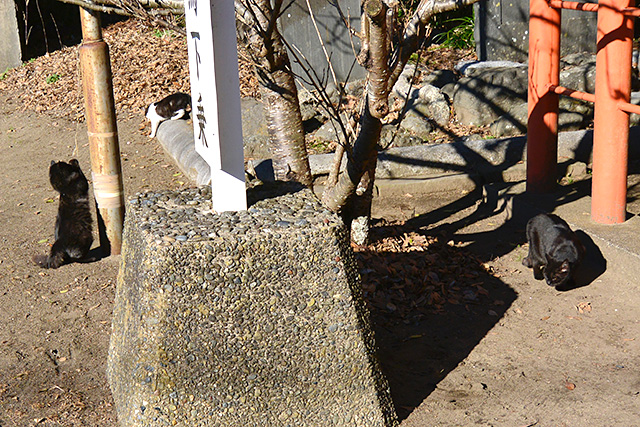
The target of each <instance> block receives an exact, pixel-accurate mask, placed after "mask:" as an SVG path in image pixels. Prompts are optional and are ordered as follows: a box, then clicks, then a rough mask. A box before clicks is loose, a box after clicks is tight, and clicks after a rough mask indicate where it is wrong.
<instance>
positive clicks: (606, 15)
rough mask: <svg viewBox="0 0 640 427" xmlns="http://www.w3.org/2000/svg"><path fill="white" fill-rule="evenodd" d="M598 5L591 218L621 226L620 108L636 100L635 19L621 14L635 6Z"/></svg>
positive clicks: (625, 124) (610, 1)
mask: <svg viewBox="0 0 640 427" xmlns="http://www.w3.org/2000/svg"><path fill="white" fill-rule="evenodd" d="M598 5H599V6H598V53H597V55H596V103H595V104H596V105H595V120H594V128H593V178H592V181H591V185H592V188H591V218H592V219H593V220H594V221H596V222H599V223H602V224H616V223H621V222H624V220H625V219H626V207H627V160H628V154H629V114H628V113H627V112H626V111H623V110H622V109H621V108H620V107H621V106H622V105H621V104H623V103H624V104H627V103H628V102H629V99H630V95H631V54H632V50H633V46H632V44H633V18H631V17H629V16H625V15H624V14H623V13H622V10H623V9H624V8H626V7H629V6H631V5H632V1H630V0H600V1H599V3H598Z"/></svg>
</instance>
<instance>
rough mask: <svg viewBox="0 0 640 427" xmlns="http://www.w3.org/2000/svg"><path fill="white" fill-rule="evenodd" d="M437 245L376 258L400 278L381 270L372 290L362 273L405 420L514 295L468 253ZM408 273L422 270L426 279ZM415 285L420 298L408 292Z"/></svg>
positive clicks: (382, 359) (385, 363) (399, 412)
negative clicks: (418, 288) (422, 249)
mask: <svg viewBox="0 0 640 427" xmlns="http://www.w3.org/2000/svg"><path fill="white" fill-rule="evenodd" d="M434 246H435V247H432V245H430V246H429V248H428V249H427V250H426V251H425V252H379V253H377V254H376V255H377V256H378V257H380V258H381V259H384V258H386V261H380V262H378V263H377V267H381V266H382V265H383V264H387V265H389V270H390V272H391V271H394V269H397V270H395V271H396V272H397V273H398V275H393V274H389V275H387V276H386V277H385V276H384V275H383V274H381V272H380V271H376V272H375V274H373V275H372V276H373V277H375V278H376V281H375V286H373V285H372V283H371V282H369V281H368V279H370V277H369V276H368V275H367V274H364V275H363V288H364V289H365V292H364V294H365V299H366V300H367V302H368V305H369V307H370V312H371V323H372V326H373V329H374V332H375V337H376V344H377V346H378V358H379V360H380V365H381V368H382V371H383V373H384V374H385V376H386V378H387V379H388V381H389V385H390V389H391V396H392V399H393V402H394V405H395V407H396V413H397V415H398V418H399V419H401V420H402V419H405V418H406V417H407V416H408V415H409V414H410V413H411V412H412V411H413V410H414V409H415V408H417V407H418V406H419V405H420V404H421V403H422V401H423V400H424V399H425V398H426V397H427V396H429V394H431V392H432V391H433V390H434V389H435V388H436V386H437V384H438V383H439V382H440V381H441V380H442V379H443V378H444V377H445V376H446V375H447V374H448V373H449V372H451V371H452V370H453V369H455V367H456V366H457V365H458V364H459V363H460V362H461V361H462V360H464V359H465V358H466V357H467V355H468V354H469V353H470V352H471V350H473V348H474V347H475V346H476V345H477V344H478V343H479V342H480V341H481V340H482V338H483V337H484V336H485V335H486V334H487V333H488V332H489V331H490V330H491V328H493V326H494V325H495V324H496V323H497V322H498V321H499V320H500V318H501V317H502V316H503V315H504V313H505V312H506V310H507V309H508V308H509V307H510V306H511V304H512V303H513V301H515V299H516V296H517V295H516V293H515V291H514V290H513V289H512V288H510V287H509V286H508V285H507V284H505V283H503V282H502V281H501V280H500V279H498V278H496V277H494V276H492V275H491V274H490V273H489V272H487V271H486V270H485V268H484V266H483V263H482V262H481V261H480V260H479V259H477V258H475V257H473V256H471V254H470V253H469V252H468V251H467V250H466V249H464V248H458V247H455V246H449V245H447V244H446V243H435V244H434ZM368 265H369V266H371V263H368ZM403 266H409V268H408V269H405V270H402V268H403ZM411 268H416V269H424V273H425V274H424V279H422V280H420V277H419V275H418V276H415V275H412V274H411V271H408V270H411ZM409 281H411V282H412V283H411V284H409V283H408V282H409ZM416 282H418V283H416ZM416 285H418V287H421V288H422V292H419V291H417V290H416V289H415V288H414V289H411V287H412V286H414V287H415V286H416ZM407 288H409V289H407Z"/></svg>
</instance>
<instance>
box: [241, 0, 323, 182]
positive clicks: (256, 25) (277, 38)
mask: <svg viewBox="0 0 640 427" xmlns="http://www.w3.org/2000/svg"><path fill="white" fill-rule="evenodd" d="M280 4H281V2H277V1H276V2H275V7H274V8H271V4H270V2H269V0H249V1H245V2H243V3H242V6H243V7H244V9H245V11H244V12H245V13H243V17H244V18H245V19H247V18H249V19H251V21H252V22H251V25H250V26H249V27H248V31H249V43H248V48H249V52H250V53H251V55H252V57H253V60H254V65H255V67H256V71H257V74H258V77H259V78H260V83H261V94H262V99H263V103H264V105H265V115H266V119H267V124H268V129H269V139H270V142H271V153H272V161H273V171H274V175H275V178H276V179H278V180H283V181H297V182H300V183H301V184H303V185H305V186H307V187H311V186H312V185H313V181H312V177H311V168H310V166H309V157H308V155H307V148H306V144H305V139H304V136H305V133H304V128H303V126H302V115H301V113H300V104H299V101H298V90H297V88H296V84H295V80H294V78H293V73H292V72H291V64H290V62H289V55H288V54H287V51H286V48H285V46H284V43H283V41H282V36H281V35H280V33H279V32H278V28H277V26H276V25H275V23H276V18H277V14H278V13H279V5H280Z"/></svg>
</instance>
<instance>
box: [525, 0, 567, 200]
mask: <svg viewBox="0 0 640 427" xmlns="http://www.w3.org/2000/svg"><path fill="white" fill-rule="evenodd" d="M529 14H530V15H529V99H528V102H529V122H528V125H527V191H529V192H533V193H547V192H551V191H553V190H554V189H555V187H556V164H557V163H558V95H557V94H555V93H553V92H551V91H549V85H556V86H557V85H558V83H559V80H560V18H561V14H560V10H559V9H554V8H552V7H551V6H550V5H549V3H548V2H547V1H546V0H530V3H529Z"/></svg>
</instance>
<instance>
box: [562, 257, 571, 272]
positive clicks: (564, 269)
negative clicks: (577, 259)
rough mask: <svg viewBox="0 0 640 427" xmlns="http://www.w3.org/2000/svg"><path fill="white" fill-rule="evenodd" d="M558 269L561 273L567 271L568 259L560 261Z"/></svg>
mask: <svg viewBox="0 0 640 427" xmlns="http://www.w3.org/2000/svg"><path fill="white" fill-rule="evenodd" d="M560 271H561V272H563V273H566V272H567V271H569V261H568V260H566V259H565V260H564V261H563V262H562V266H561V267H560Z"/></svg>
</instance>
